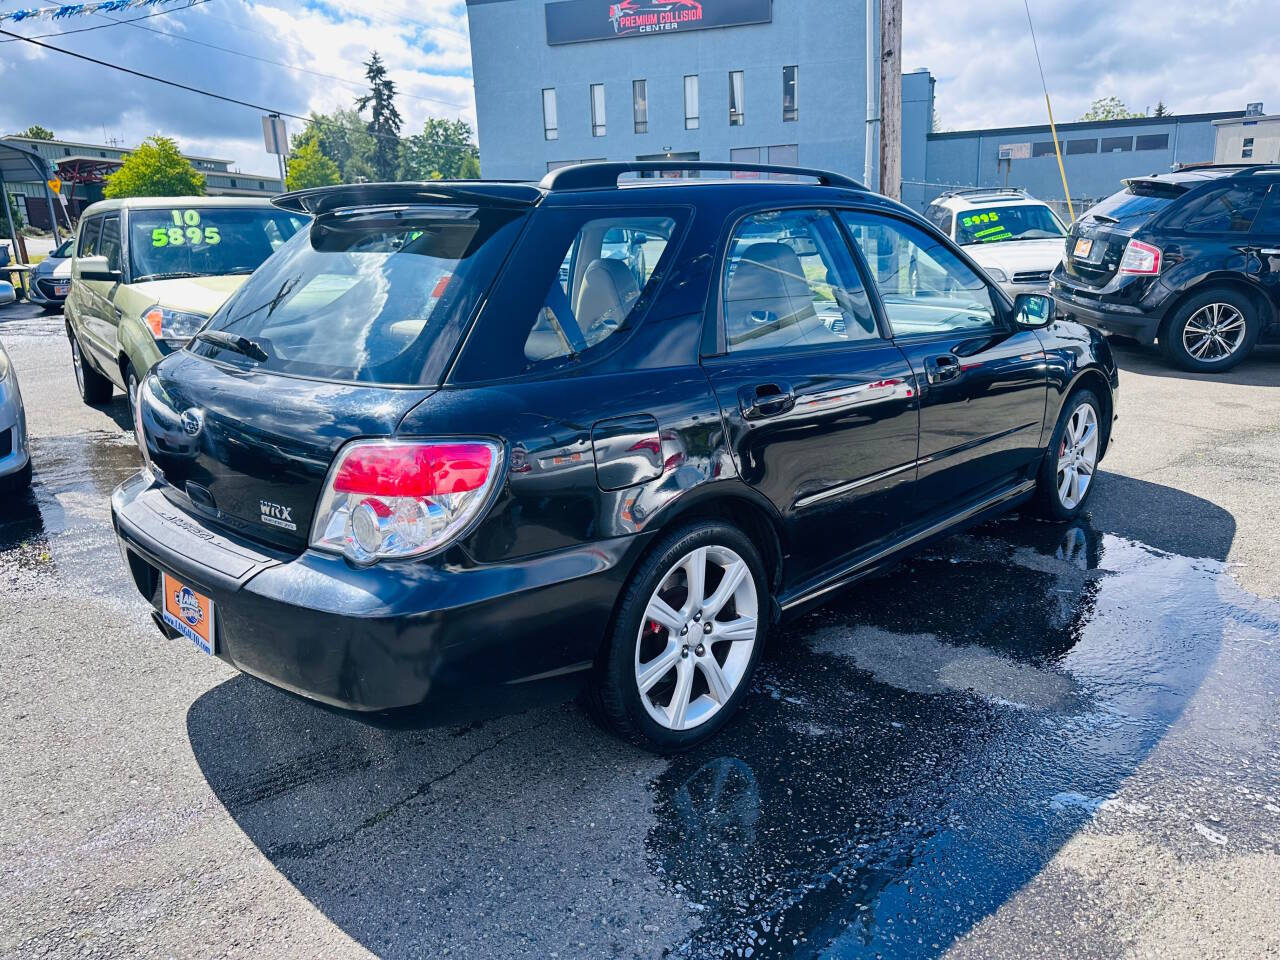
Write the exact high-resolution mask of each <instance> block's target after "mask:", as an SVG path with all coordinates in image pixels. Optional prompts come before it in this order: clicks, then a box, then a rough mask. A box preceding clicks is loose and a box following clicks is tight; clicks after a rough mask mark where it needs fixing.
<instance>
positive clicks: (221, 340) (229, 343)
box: [196, 330, 269, 363]
mask: <svg viewBox="0 0 1280 960" xmlns="http://www.w3.org/2000/svg"><path fill="white" fill-rule="evenodd" d="M196 339H197V340H204V341H206V342H207V343H213V344H217V345H218V346H220V347H225V348H226V349H228V350H234V351H235V352H236V353H240V354H243V355H244V356H246V357H249V358H250V359H253V360H257V361H258V362H259V363H265V362H266V361H267V360H268V359H269V358H268V357H267V351H265V350H263V349H262V346H261V345H260V344H258V343H256V342H255V341H253V340H250V339H249V338H248V337H241V336H238V335H236V334H234V333H225V332H223V331H222V330H202V331H201V332H200V333H197V334H196Z"/></svg>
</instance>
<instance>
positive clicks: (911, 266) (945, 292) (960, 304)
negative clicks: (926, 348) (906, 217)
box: [841, 211, 1001, 337]
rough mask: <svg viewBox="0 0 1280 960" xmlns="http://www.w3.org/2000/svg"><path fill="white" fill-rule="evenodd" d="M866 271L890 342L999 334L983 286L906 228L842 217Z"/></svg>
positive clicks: (862, 216)
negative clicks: (880, 305) (968, 333)
mask: <svg viewBox="0 0 1280 960" xmlns="http://www.w3.org/2000/svg"><path fill="white" fill-rule="evenodd" d="M841 217H843V218H844V222H845V225H846V226H847V227H848V228H849V231H850V232H851V233H852V234H853V238H854V241H855V242H856V243H857V244H858V247H859V249H860V250H861V251H862V255H863V256H864V257H865V258H866V261H867V263H868V264H869V265H870V266H871V274H872V276H873V278H874V280H875V284H876V289H877V290H878V291H879V293H880V299H881V300H882V301H883V303H884V311H885V315H886V316H887V317H888V319H889V326H890V327H891V328H892V329H893V335H894V336H895V337H903V336H912V335H923V334H937V333H952V332H966V331H974V332H982V331H990V330H996V329H999V328H1000V326H1001V325H1000V321H999V319H998V313H997V310H996V303H995V301H994V300H993V299H992V296H991V289H990V287H989V286H988V285H987V282H986V281H985V280H983V279H982V278H981V277H980V276H978V274H977V273H975V272H974V271H973V270H972V269H970V268H969V267H968V266H967V265H965V263H964V261H962V260H961V259H960V258H959V257H958V256H956V255H955V254H954V253H953V252H952V251H951V250H950V249H948V248H947V247H946V246H944V245H943V244H942V243H941V242H939V241H937V240H935V239H934V238H933V237H931V236H930V235H929V234H927V233H926V232H925V231H923V230H921V229H919V228H918V227H914V226H912V225H911V224H910V223H907V222H905V221H901V220H895V219H892V218H890V217H884V216H879V215H877V214H873V213H863V212H860V211H859V212H855V211H847V212H843V213H841Z"/></svg>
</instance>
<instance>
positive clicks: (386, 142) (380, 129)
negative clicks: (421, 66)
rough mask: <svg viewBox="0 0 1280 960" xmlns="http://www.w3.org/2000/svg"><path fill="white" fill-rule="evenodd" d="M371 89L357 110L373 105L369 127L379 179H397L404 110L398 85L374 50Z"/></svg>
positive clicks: (368, 71) (368, 68) (367, 70)
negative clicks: (398, 103) (398, 97)
mask: <svg viewBox="0 0 1280 960" xmlns="http://www.w3.org/2000/svg"><path fill="white" fill-rule="evenodd" d="M364 76H365V79H366V80H368V81H369V92H368V93H367V94H365V95H364V96H363V97H360V98H358V99H357V100H356V109H357V110H360V111H363V110H364V109H365V108H366V107H369V108H371V112H370V118H369V123H368V126H366V127H365V129H366V130H368V131H369V135H370V136H371V137H373V139H374V146H373V157H372V162H373V172H374V173H375V174H376V175H377V177H378V179H379V180H394V179H395V178H396V173H397V172H399V168H400V124H401V119H400V111H399V110H397V109H396V85H395V83H394V82H393V81H391V80H388V79H387V67H386V64H384V63H383V62H382V58H381V57H380V56H378V51H376V50H374V51H373V53H372V54H371V55H370V57H369V59H368V60H367V61H366V62H365V65H364Z"/></svg>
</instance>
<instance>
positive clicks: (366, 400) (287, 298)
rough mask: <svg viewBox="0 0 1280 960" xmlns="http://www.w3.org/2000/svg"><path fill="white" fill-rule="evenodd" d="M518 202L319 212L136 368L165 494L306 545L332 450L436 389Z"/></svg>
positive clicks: (513, 226)
mask: <svg viewBox="0 0 1280 960" xmlns="http://www.w3.org/2000/svg"><path fill="white" fill-rule="evenodd" d="M526 212H527V207H519V206H500V205H499V206H492V205H491V206H484V205H479V206H464V205H423V204H400V205H383V206H379V207H377V208H355V209H353V208H345V209H343V210H339V211H336V212H334V213H330V214H322V215H321V216H318V217H317V218H316V220H315V221H314V222H313V223H312V225H311V226H310V228H309V229H304V230H303V231H301V232H299V234H298V235H297V236H296V237H294V239H293V240H291V241H290V242H289V243H288V244H286V245H285V246H284V247H283V248H281V249H280V251H278V252H277V254H275V255H274V256H273V257H272V258H271V259H270V260H268V261H267V262H266V263H265V264H264V265H263V266H262V267H261V268H260V269H259V270H258V271H257V272H256V273H255V274H254V275H253V276H252V277H251V278H250V279H249V281H248V282H247V283H246V284H245V285H244V286H243V287H242V288H241V289H240V290H239V291H238V292H237V293H236V294H235V295H234V296H233V297H232V299H231V300H229V301H228V302H227V303H226V305H225V306H224V307H223V308H222V309H220V310H219V311H218V312H217V313H216V314H215V315H214V316H213V318H212V319H211V320H210V322H209V324H208V325H207V326H206V327H205V328H204V329H203V330H202V331H201V333H200V334H198V335H197V337H196V338H195V339H194V340H193V341H192V342H191V344H190V345H189V346H188V348H187V349H186V350H184V351H182V352H180V353H176V354H173V355H172V356H170V357H168V358H166V359H165V360H164V361H162V362H161V363H160V364H158V365H157V366H156V368H155V375H154V376H152V377H150V378H148V380H147V381H146V383H145V384H144V389H143V391H142V399H141V401H140V414H139V416H140V418H141V419H142V421H143V433H144V436H145V437H146V445H147V453H148V455H149V457H150V459H151V462H152V465H153V466H154V467H155V468H156V470H157V472H158V473H161V474H162V475H163V478H164V479H165V480H166V481H167V486H166V487H165V488H164V489H165V493H166V496H168V497H169V498H170V500H172V501H173V502H174V503H176V504H178V505H179V506H182V507H183V508H184V509H189V510H192V511H194V512H196V513H199V514H201V515H202V516H205V517H207V518H209V519H211V520H213V521H215V522H218V523H221V524H223V525H224V526H227V527H229V528H232V529H234V530H236V531H238V532H239V533H241V534H243V535H245V536H248V537H250V538H252V539H254V540H257V541H260V542H262V543H264V544H270V545H273V546H276V547H279V548H283V549H286V550H291V551H301V550H302V549H305V547H306V545H307V540H308V534H309V532H310V527H311V522H312V519H313V517H314V513H315V509H316V506H317V502H318V500H319V498H320V495H321V493H322V488H323V485H324V482H325V478H326V475H327V473H328V470H329V466H330V464H331V463H332V462H333V459H334V456H335V454H336V453H337V452H338V450H339V448H340V447H341V446H342V445H343V444H344V443H346V442H347V441H349V440H352V439H355V438H357V437H386V436H390V435H392V434H394V433H395V430H396V427H397V426H398V424H399V423H400V420H401V419H402V418H403V417H404V415H405V414H406V413H407V412H408V411H409V410H410V409H412V408H413V407H414V406H415V405H416V404H418V403H420V402H421V401H422V400H423V399H425V398H426V397H428V396H430V395H431V393H432V392H434V390H435V389H436V387H437V385H438V384H439V383H440V382H441V381H442V379H443V377H444V375H445V373H446V372H447V367H448V365H449V362H450V360H451V358H452V356H453V353H454V350H455V349H456V347H457V345H458V342H459V340H460V338H461V336H462V334H463V333H464V332H465V330H466V328H467V326H468V324H469V323H470V320H471V317H472V315H473V314H474V312H475V310H476V309H477V308H478V305H479V303H480V302H481V300H482V299H483V297H484V295H485V294H486V293H487V291H488V288H489V286H490V284H491V282H492V278H493V277H494V276H495V275H496V274H497V272H498V268H499V267H500V265H501V263H502V261H503V259H504V258H505V257H506V254H507V252H508V251H509V250H510V249H511V246H512V245H513V243H514V240H515V237H516V235H517V233H518V232H519V229H520V225H521V223H522V222H523V218H524V216H525V214H526ZM444 432H446V433H447V432H448V431H447V430H446V431H444Z"/></svg>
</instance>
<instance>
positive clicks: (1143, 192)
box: [1063, 178, 1188, 287]
mask: <svg viewBox="0 0 1280 960" xmlns="http://www.w3.org/2000/svg"><path fill="white" fill-rule="evenodd" d="M1187 189H1188V188H1187V184H1185V183H1178V182H1173V181H1169V180H1160V179H1155V178H1152V179H1134V180H1126V181H1125V188H1124V189H1123V190H1121V191H1120V192H1119V193H1115V194H1112V195H1111V196H1109V197H1107V199H1105V200H1103V201H1102V202H1101V203H1099V204H1097V205H1095V206H1093V207H1091V208H1090V209H1089V210H1088V211H1087V212H1086V213H1085V214H1084V215H1083V216H1082V217H1080V219H1079V220H1077V221H1076V222H1075V223H1074V224H1072V226H1071V233H1070V236H1068V238H1067V255H1066V258H1065V259H1064V260H1063V263H1064V264H1065V266H1066V270H1067V273H1068V274H1070V275H1071V276H1072V277H1074V278H1075V279H1077V280H1079V281H1081V282H1082V283H1084V284H1086V285H1088V286H1090V287H1105V286H1106V285H1107V284H1108V283H1110V282H1111V279H1112V278H1113V277H1114V276H1115V275H1116V270H1117V269H1119V267H1120V258H1121V257H1123V256H1124V248H1125V247H1126V246H1127V245H1128V243H1129V240H1130V239H1131V238H1132V237H1133V235H1134V234H1135V233H1137V232H1138V231H1139V230H1141V229H1142V228H1143V227H1145V226H1146V225H1147V224H1148V223H1150V222H1151V221H1152V219H1154V218H1155V217H1156V216H1157V215H1158V214H1160V213H1162V212H1163V211H1164V210H1165V209H1167V208H1168V207H1169V205H1170V204H1172V203H1173V202H1174V201H1175V200H1177V199H1178V198H1179V197H1180V196H1182V195H1183V194H1184V193H1186V192H1187Z"/></svg>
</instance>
